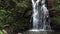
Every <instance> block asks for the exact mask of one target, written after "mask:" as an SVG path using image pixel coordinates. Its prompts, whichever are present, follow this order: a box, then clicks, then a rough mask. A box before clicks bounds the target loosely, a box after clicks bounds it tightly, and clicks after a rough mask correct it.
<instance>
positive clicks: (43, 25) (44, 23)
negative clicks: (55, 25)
mask: <svg viewBox="0 0 60 34" xmlns="http://www.w3.org/2000/svg"><path fill="white" fill-rule="evenodd" d="M32 5H33V29H32V30H30V31H45V30H51V27H50V23H49V22H50V19H49V12H48V9H47V8H46V6H45V0H32Z"/></svg>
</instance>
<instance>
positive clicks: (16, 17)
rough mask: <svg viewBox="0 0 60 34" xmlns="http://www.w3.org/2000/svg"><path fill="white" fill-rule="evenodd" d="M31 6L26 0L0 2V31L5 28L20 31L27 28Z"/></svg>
mask: <svg viewBox="0 0 60 34" xmlns="http://www.w3.org/2000/svg"><path fill="white" fill-rule="evenodd" d="M31 6H32V5H31V2H30V1H27V0H0V29H2V28H4V27H6V26H8V27H12V26H13V27H14V28H20V29H24V28H26V27H28V26H27V25H29V22H30V16H31V9H32V8H31Z"/></svg>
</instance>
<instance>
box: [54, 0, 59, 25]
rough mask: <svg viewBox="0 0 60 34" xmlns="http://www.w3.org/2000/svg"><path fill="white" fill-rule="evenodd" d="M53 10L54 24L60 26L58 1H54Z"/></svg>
mask: <svg viewBox="0 0 60 34" xmlns="http://www.w3.org/2000/svg"><path fill="white" fill-rule="evenodd" d="M55 10H56V11H55V17H54V22H55V23H56V24H57V25H60V0H55Z"/></svg>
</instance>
